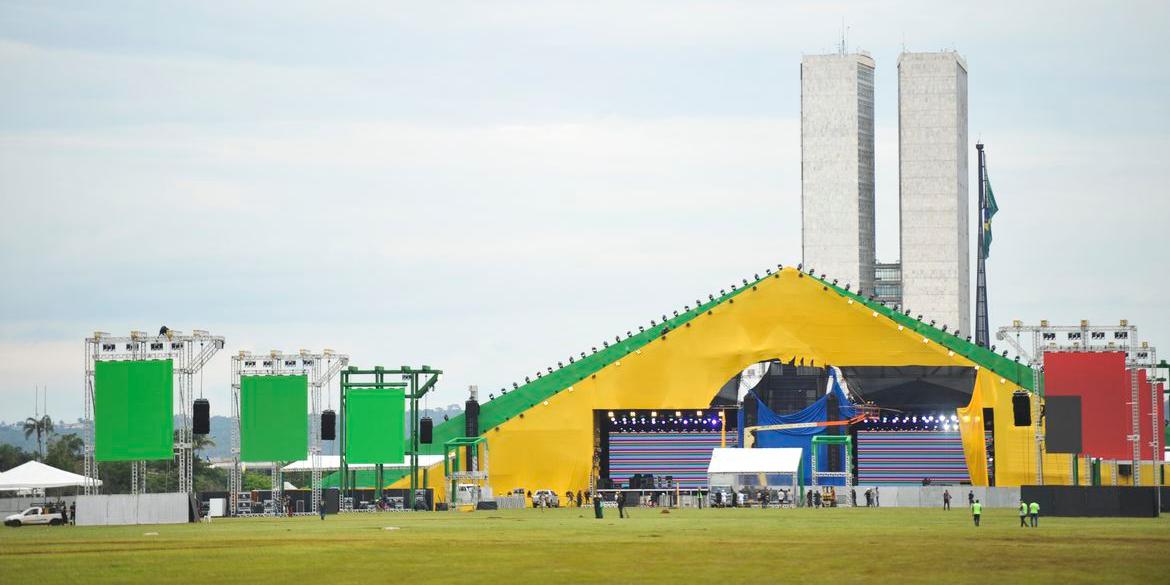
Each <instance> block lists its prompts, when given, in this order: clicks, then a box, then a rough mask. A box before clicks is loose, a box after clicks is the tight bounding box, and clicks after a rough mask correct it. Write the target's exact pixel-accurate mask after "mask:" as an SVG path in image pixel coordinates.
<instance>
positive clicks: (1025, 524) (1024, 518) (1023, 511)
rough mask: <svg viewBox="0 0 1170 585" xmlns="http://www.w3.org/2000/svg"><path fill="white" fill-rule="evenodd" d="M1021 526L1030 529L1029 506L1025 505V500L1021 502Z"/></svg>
mask: <svg viewBox="0 0 1170 585" xmlns="http://www.w3.org/2000/svg"><path fill="white" fill-rule="evenodd" d="M1020 526H1022V527H1024V528H1027V527H1028V504H1025V503H1024V502H1023V500H1021V501H1020Z"/></svg>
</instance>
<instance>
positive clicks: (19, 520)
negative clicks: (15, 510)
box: [4, 506, 65, 526]
mask: <svg viewBox="0 0 1170 585" xmlns="http://www.w3.org/2000/svg"><path fill="white" fill-rule="evenodd" d="M64 523H65V519H64V518H62V517H61V513H60V512H50V511H49V510H48V508H42V507H41V506H33V507H31V508H29V509H27V510H25V511H23V512H21V513H19V514H13V515H11V516H8V517H6V518H4V525H5V526H25V525H29V524H51V525H53V526H58V525H60V524H64Z"/></svg>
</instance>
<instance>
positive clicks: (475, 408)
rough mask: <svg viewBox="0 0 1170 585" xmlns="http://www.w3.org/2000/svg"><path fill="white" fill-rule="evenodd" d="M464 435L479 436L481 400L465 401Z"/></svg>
mask: <svg viewBox="0 0 1170 585" xmlns="http://www.w3.org/2000/svg"><path fill="white" fill-rule="evenodd" d="M463 436H464V437H478V436H479V402H476V401H475V400H468V401H467V402H464V403H463Z"/></svg>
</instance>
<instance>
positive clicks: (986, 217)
mask: <svg viewBox="0 0 1170 585" xmlns="http://www.w3.org/2000/svg"><path fill="white" fill-rule="evenodd" d="M985 180H986V181H987V200H986V201H984V202H983V209H982V212H983V257H984V258H989V257H991V218H992V217H994V216H995V213H996V212H997V211H999V206H998V205H996V204H995V194H994V193H992V192H991V180H990V179H985Z"/></svg>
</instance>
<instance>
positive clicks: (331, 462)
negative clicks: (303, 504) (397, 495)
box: [280, 455, 443, 473]
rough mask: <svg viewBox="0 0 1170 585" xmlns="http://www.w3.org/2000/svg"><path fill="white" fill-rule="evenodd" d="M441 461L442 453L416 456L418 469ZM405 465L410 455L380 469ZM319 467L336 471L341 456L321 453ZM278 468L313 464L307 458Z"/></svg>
mask: <svg viewBox="0 0 1170 585" xmlns="http://www.w3.org/2000/svg"><path fill="white" fill-rule="evenodd" d="M442 462H443V456H442V455H419V456H418V467H419V469H422V468H424V467H430V466H432V465H435V464H438V463H442ZM407 467H410V457H407V458H406V459H405V460H404V461H403V462H401V463H386V464H384V465H382V469H403V468H407ZM319 468H320V469H322V470H324V471H336V470H338V469H340V468H341V456H340V455H321V456H320V461H319ZM349 468H350V469H351V470H359V469H373V468H374V464H373V463H350V464H349ZM280 470H281V471H282V472H284V473H288V472H290V471H312V470H313V464H312V463H310V462H309V461H308V460H301V461H294V462H292V463H289V464H288V465H285V466H284V467H282V468H280Z"/></svg>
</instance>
